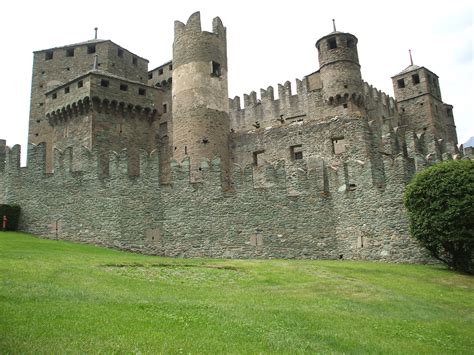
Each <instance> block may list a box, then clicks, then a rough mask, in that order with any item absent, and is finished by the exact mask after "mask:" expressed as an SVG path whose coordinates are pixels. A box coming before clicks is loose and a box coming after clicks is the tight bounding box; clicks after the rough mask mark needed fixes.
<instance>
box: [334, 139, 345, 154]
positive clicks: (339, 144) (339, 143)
mask: <svg viewBox="0 0 474 355" xmlns="http://www.w3.org/2000/svg"><path fill="white" fill-rule="evenodd" d="M332 151H333V153H334V154H341V153H344V152H345V151H346V144H345V141H344V137H339V138H333V139H332Z"/></svg>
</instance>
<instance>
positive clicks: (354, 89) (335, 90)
mask: <svg viewBox="0 0 474 355" xmlns="http://www.w3.org/2000/svg"><path fill="white" fill-rule="evenodd" d="M316 48H317V49H318V55H319V67H320V73H321V81H322V83H323V97H324V99H325V100H326V102H327V103H329V104H335V105H337V104H340V103H344V102H347V101H349V100H351V101H353V102H354V103H359V104H360V101H361V100H362V98H363V85H362V76H361V73H360V64H359V56H358V54H357V37H356V36H354V35H352V34H350V33H343V32H338V31H336V30H334V32H331V33H330V34H328V35H326V36H324V37H322V38H320V39H319V40H318V41H317V42H316Z"/></svg>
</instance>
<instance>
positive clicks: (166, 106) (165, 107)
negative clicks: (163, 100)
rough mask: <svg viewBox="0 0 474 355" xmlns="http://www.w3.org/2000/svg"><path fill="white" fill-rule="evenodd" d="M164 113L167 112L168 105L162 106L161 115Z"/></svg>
mask: <svg viewBox="0 0 474 355" xmlns="http://www.w3.org/2000/svg"><path fill="white" fill-rule="evenodd" d="M166 112H168V105H167V104H163V113H166Z"/></svg>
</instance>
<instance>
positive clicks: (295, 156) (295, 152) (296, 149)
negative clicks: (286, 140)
mask: <svg viewBox="0 0 474 355" xmlns="http://www.w3.org/2000/svg"><path fill="white" fill-rule="evenodd" d="M290 153H291V159H292V160H300V159H303V150H302V146H301V144H297V145H293V146H291V147H290Z"/></svg>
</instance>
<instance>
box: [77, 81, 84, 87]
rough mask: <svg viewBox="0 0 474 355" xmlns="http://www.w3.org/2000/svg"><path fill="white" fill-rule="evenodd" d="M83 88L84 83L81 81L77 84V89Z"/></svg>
mask: <svg viewBox="0 0 474 355" xmlns="http://www.w3.org/2000/svg"><path fill="white" fill-rule="evenodd" d="M83 86H84V82H83V81H82V80H79V81H78V82H77V87H78V88H82V87H83Z"/></svg>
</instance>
